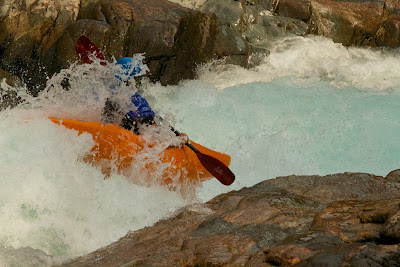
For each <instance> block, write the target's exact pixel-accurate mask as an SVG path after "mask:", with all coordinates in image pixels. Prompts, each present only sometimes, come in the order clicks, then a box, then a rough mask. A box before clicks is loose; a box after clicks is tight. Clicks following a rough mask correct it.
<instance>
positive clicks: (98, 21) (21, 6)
mask: <svg viewBox="0 0 400 267" xmlns="http://www.w3.org/2000/svg"><path fill="white" fill-rule="evenodd" d="M0 10H1V12H0V68H2V69H3V70H5V71H7V72H9V73H11V74H14V75H16V76H19V77H21V78H22V79H23V81H24V82H25V83H27V85H28V86H29V87H30V88H31V89H32V93H33V94H36V93H37V91H38V90H39V89H40V88H35V85H37V84H43V83H44V82H45V81H46V79H47V77H48V76H51V75H52V74H53V73H56V72H58V71H59V70H60V69H62V68H66V67H68V65H69V64H70V63H71V62H73V61H76V60H78V58H77V55H76V53H75V44H76V40H77V38H78V37H79V36H80V35H81V34H86V35H87V36H88V37H89V38H91V39H92V40H93V41H94V42H95V43H96V44H97V45H98V46H99V47H100V49H101V50H102V51H103V52H104V54H105V55H106V58H107V59H108V60H110V59H111V57H112V56H115V57H116V58H119V57H122V56H132V55H133V54H134V53H138V52H145V53H146V57H147V60H148V63H149V65H150V68H151V76H150V78H151V79H152V80H154V81H158V80H160V81H161V83H162V84H164V85H165V84H176V83H177V82H178V81H180V80H182V79H191V78H193V77H194V70H195V68H196V66H197V64H201V63H204V62H207V61H209V60H211V59H212V58H213V57H214V53H213V52H214V42H215V39H216V36H217V34H218V25H217V19H216V17H215V15H213V14H211V13H203V12H200V11H195V10H191V9H187V8H184V7H181V6H180V5H178V4H174V3H171V2H169V1H166V0H146V1H144V0H116V1H108V0H93V1H88V0H86V1H60V0H59V1H34V2H31V3H29V4H26V3H25V1H21V2H13V1H11V2H10V3H9V2H3V3H2V4H0Z"/></svg>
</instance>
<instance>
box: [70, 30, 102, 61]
mask: <svg viewBox="0 0 400 267" xmlns="http://www.w3.org/2000/svg"><path fill="white" fill-rule="evenodd" d="M75 49H76V52H77V53H78V55H79V58H80V59H81V60H82V61H83V62H85V63H86V64H92V63H93V60H92V59H93V58H97V59H100V60H101V61H100V64H101V65H103V66H105V65H107V63H106V61H105V58H104V55H103V53H101V51H100V49H99V48H98V47H97V46H96V45H95V44H94V43H93V42H92V41H91V40H90V39H89V38H87V37H86V36H85V35H81V36H80V37H79V38H78V41H77V43H76V48H75Z"/></svg>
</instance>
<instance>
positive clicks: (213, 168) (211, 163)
mask: <svg viewBox="0 0 400 267" xmlns="http://www.w3.org/2000/svg"><path fill="white" fill-rule="evenodd" d="M185 145H186V146H188V147H189V148H191V149H192V150H193V152H194V153H196V155H197V158H198V159H199V161H200V163H201V165H203V166H204V168H206V170H207V171H208V172H209V173H211V174H212V175H213V176H214V177H215V178H217V179H218V181H220V182H221V183H222V184H223V185H231V184H232V183H233V182H234V181H235V175H234V174H233V172H232V171H231V170H230V169H229V168H228V167H227V166H225V164H224V163H222V162H221V161H219V160H217V159H216V158H214V157H211V156H209V155H206V154H203V153H201V152H200V151H199V150H198V149H197V148H196V147H195V146H194V145H192V144H190V143H189V142H187V143H186V144H185Z"/></svg>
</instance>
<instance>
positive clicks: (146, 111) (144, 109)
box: [126, 93, 155, 122]
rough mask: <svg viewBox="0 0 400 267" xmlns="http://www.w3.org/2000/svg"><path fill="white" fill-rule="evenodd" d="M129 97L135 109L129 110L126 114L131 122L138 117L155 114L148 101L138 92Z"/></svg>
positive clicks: (143, 117)
mask: <svg viewBox="0 0 400 267" xmlns="http://www.w3.org/2000/svg"><path fill="white" fill-rule="evenodd" d="M130 99H131V102H132V104H133V105H134V106H135V109H132V110H130V111H129V112H128V113H127V114H126V115H127V116H128V118H129V119H130V120H131V121H132V122H133V121H136V120H138V119H145V118H148V117H154V116H155V113H154V111H153V110H151V108H150V105H149V103H148V102H147V100H146V99H145V98H144V97H142V96H141V95H139V94H138V93H135V94H134V95H132V96H131V98H130Z"/></svg>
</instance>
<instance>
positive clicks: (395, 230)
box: [380, 209, 400, 243]
mask: <svg viewBox="0 0 400 267" xmlns="http://www.w3.org/2000/svg"><path fill="white" fill-rule="evenodd" d="M380 235H381V237H382V238H383V239H385V240H386V241H387V242H393V243H400V209H398V210H397V211H396V212H395V213H394V214H392V215H391V216H390V217H389V218H388V219H387V220H386V223H385V225H384V227H383V229H382V230H381V232H380Z"/></svg>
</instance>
